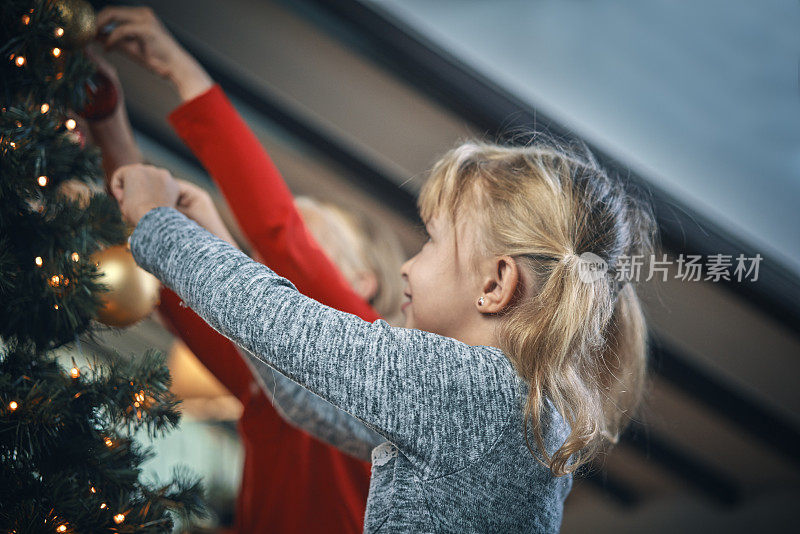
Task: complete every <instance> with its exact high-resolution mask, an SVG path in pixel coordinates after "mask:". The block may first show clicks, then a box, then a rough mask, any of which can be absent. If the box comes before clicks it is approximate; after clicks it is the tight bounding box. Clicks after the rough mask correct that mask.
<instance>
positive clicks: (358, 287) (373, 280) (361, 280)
mask: <svg viewBox="0 0 800 534" xmlns="http://www.w3.org/2000/svg"><path fill="white" fill-rule="evenodd" d="M353 289H354V290H355V292H356V293H358V295H359V296H360V297H361V298H362V299H364V300H366V301H367V302H369V301H371V300H372V299H373V298H374V297H375V295H377V293H378V277H377V276H375V273H373V272H372V271H359V272H358V273H356V276H355V279H354V280H353Z"/></svg>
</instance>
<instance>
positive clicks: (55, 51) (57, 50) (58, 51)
mask: <svg viewBox="0 0 800 534" xmlns="http://www.w3.org/2000/svg"><path fill="white" fill-rule="evenodd" d="M59 56H61V49H60V48H59V47H57V46H56V47H55V48H53V57H59Z"/></svg>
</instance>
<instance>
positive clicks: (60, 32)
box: [53, 26, 64, 37]
mask: <svg viewBox="0 0 800 534" xmlns="http://www.w3.org/2000/svg"><path fill="white" fill-rule="evenodd" d="M53 33H54V34H55V36H56V37H62V36H63V35H64V28H62V27H61V26H59V27H58V28H56V29H55V31H54V32H53Z"/></svg>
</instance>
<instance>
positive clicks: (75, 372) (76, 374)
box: [69, 367, 94, 493]
mask: <svg viewBox="0 0 800 534" xmlns="http://www.w3.org/2000/svg"><path fill="white" fill-rule="evenodd" d="M69 375H70V376H71V377H72V378H79V377H80V376H81V371H80V369H78V368H77V367H73V368H72V369H70V370H69ZM92 489H94V488H92ZM92 493H94V491H92Z"/></svg>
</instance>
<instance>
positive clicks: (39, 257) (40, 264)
mask: <svg viewBox="0 0 800 534" xmlns="http://www.w3.org/2000/svg"><path fill="white" fill-rule="evenodd" d="M33 263H35V264H36V266H37V267H41V266H42V264H43V263H44V260H42V257H41V256H36V259H35V260H33Z"/></svg>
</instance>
